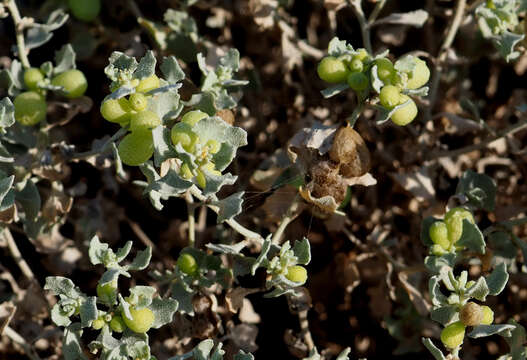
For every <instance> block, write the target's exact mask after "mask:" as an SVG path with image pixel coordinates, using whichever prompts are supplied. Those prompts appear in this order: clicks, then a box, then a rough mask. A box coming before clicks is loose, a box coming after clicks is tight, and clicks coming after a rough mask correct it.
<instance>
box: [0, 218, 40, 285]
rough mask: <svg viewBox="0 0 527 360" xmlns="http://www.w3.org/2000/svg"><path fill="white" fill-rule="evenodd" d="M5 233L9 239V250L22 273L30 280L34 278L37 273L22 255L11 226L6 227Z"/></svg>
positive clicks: (7, 239) (5, 236)
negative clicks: (10, 228)
mask: <svg viewBox="0 0 527 360" xmlns="http://www.w3.org/2000/svg"><path fill="white" fill-rule="evenodd" d="M3 235H4V238H5V239H6V241H7V247H8V248H9V252H11V256H12V257H13V259H14V260H15V261H16V263H17V265H18V267H19V268H20V270H21V271H22V273H23V274H24V275H25V277H27V278H28V279H29V280H34V279H35V275H34V274H33V271H32V270H31V268H30V267H29V265H28V264H27V262H26V261H25V260H24V258H23V257H22V254H21V253H20V250H19V249H18V246H17V245H16V242H15V239H14V238H13V235H12V234H11V231H10V230H9V228H4V231H3Z"/></svg>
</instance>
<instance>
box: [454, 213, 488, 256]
mask: <svg viewBox="0 0 527 360" xmlns="http://www.w3.org/2000/svg"><path fill="white" fill-rule="evenodd" d="M456 245H459V246H466V247H467V248H468V249H469V250H471V251H475V252H477V253H479V254H485V239H484V237H483V234H482V233H481V231H480V230H479V228H478V226H477V225H476V224H473V223H471V222H470V221H468V220H467V219H463V232H462V234H461V238H460V239H459V240H458V241H457V242H456Z"/></svg>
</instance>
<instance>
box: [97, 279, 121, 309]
mask: <svg viewBox="0 0 527 360" xmlns="http://www.w3.org/2000/svg"><path fill="white" fill-rule="evenodd" d="M96 291H97V297H98V298H99V300H100V301H102V302H103V303H105V304H110V305H113V304H115V302H116V301H117V279H115V280H113V281H111V282H109V283H106V284H104V285H101V284H98V285H97V288H96Z"/></svg>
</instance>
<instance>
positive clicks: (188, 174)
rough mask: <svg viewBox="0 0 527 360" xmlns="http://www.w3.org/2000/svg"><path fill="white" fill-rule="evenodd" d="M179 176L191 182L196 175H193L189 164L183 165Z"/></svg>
mask: <svg viewBox="0 0 527 360" xmlns="http://www.w3.org/2000/svg"><path fill="white" fill-rule="evenodd" d="M179 175H181V176H182V177H183V179H185V180H190V179H192V178H193V177H194V174H192V171H191V170H190V167H189V166H188V164H183V165H181V168H180V169H179Z"/></svg>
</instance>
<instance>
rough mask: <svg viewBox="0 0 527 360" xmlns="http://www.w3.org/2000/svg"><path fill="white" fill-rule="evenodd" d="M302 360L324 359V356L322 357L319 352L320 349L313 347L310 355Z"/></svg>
mask: <svg viewBox="0 0 527 360" xmlns="http://www.w3.org/2000/svg"><path fill="white" fill-rule="evenodd" d="M302 360H322V358H321V357H320V354H319V353H318V350H317V348H316V347H315V348H313V349H311V351H309V355H308V356H307V357H306V358H303V359H302Z"/></svg>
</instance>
